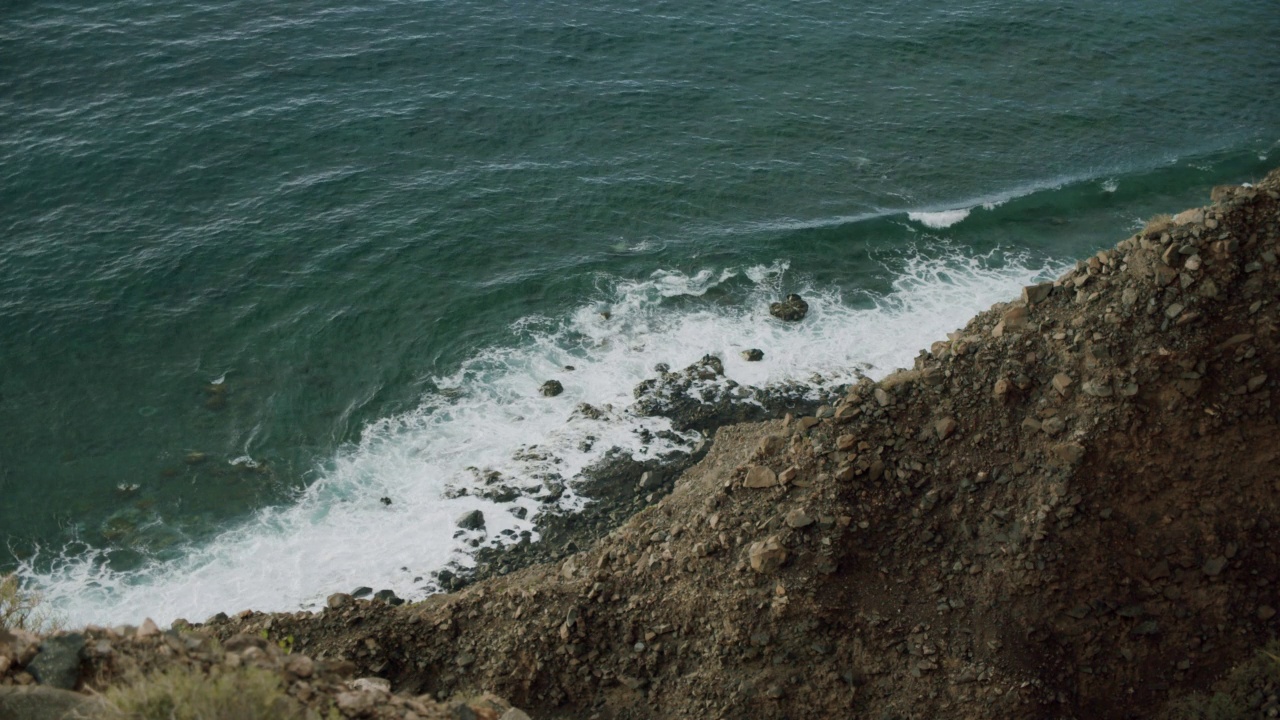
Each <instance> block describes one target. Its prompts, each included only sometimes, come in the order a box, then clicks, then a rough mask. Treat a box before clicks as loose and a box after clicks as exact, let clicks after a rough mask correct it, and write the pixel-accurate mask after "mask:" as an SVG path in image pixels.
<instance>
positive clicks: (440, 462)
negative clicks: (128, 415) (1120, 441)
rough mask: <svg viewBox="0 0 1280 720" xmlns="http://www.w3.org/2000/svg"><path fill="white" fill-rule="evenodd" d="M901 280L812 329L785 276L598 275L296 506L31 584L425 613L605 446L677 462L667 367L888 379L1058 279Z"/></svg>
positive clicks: (89, 593) (366, 440)
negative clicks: (713, 360)
mask: <svg viewBox="0 0 1280 720" xmlns="http://www.w3.org/2000/svg"><path fill="white" fill-rule="evenodd" d="M895 265H896V266H897V270H896V272H897V276H896V279H895V280H894V281H893V283H892V290H891V291H890V292H889V293H887V294H886V295H883V296H879V297H872V296H863V297H856V298H844V297H842V296H841V295H840V293H838V292H836V291H834V290H831V289H824V288H815V287H797V288H794V289H796V290H798V291H799V292H800V293H801V294H803V295H804V296H805V298H806V300H807V301H808V302H809V306H810V311H809V316H808V317H807V318H806V319H805V320H804V321H802V322H800V323H782V322H779V321H776V320H774V319H772V318H770V317H769V315H768V304H769V302H771V301H772V300H775V299H777V297H778V295H779V294H780V292H781V290H782V288H783V281H784V279H786V276H787V272H788V267H787V264H786V263H785V262H779V263H775V264H773V265H769V266H757V267H750V268H742V269H716V270H704V271H702V272H698V273H694V274H692V275H687V274H683V273H679V272H675V271H657V272H655V273H653V274H652V276H650V277H649V278H646V279H643V280H625V281H619V280H616V279H611V278H601V281H600V285H601V287H602V291H601V297H600V298H598V299H596V300H593V301H591V302H586V303H584V304H583V305H581V306H580V307H577V308H575V309H573V310H572V311H571V312H569V313H568V314H567V315H566V316H565V317H564V318H561V319H552V318H542V317H529V318H526V319H524V320H522V321H521V322H519V323H517V324H516V326H515V327H513V328H512V330H513V332H514V333H515V336H516V338H517V340H516V341H515V342H513V344H512V345H510V346H508V347H501V348H490V349H487V350H484V351H482V352H479V353H477V354H476V355H475V356H474V357H473V358H472V359H470V360H469V361H467V362H465V363H463V365H462V367H460V368H459V369H458V371H457V372H456V373H454V374H452V375H450V376H448V377H440V378H435V379H434V381H435V384H436V386H437V387H438V388H439V391H438V392H436V393H432V394H430V395H429V396H427V397H425V398H423V400H422V403H421V406H420V407H419V408H418V409H417V410H415V411H413V412H410V413H406V414H404V415H401V416H396V417H389V418H385V419H383V420H381V421H379V422H376V423H374V424H372V425H371V426H370V427H368V428H366V429H365V431H364V433H363V437H362V439H361V441H360V442H359V444H358V445H357V446H356V447H352V448H349V449H347V450H345V451H343V452H341V453H340V454H339V455H338V456H337V457H335V458H334V459H333V460H332V462H330V463H329V464H328V466H327V467H326V468H323V469H322V471H321V472H320V477H319V479H318V480H317V481H315V482H314V483H313V484H312V485H311V486H310V487H308V488H307V489H306V490H305V491H304V492H303V493H301V495H300V496H299V497H298V498H297V500H296V502H294V503H293V504H291V505H288V506H285V507H276V508H267V509H264V510H261V511H259V512H258V513H257V514H256V515H255V516H254V517H253V518H252V519H251V520H249V521H247V522H244V523H243V524H241V525H240V526H238V527H235V528H234V529H231V530H228V531H225V532H223V533H222V534H221V535H219V536H218V537H216V538H214V539H213V540H212V541H210V542H207V543H205V544H202V545H199V546H194V547H190V548H187V549H186V550H185V551H184V552H183V553H182V555H181V556H180V557H179V558H177V559H169V560H163V561H161V560H156V561H152V562H151V563H150V564H148V565H146V566H145V567H143V568H142V569H139V570H136V571H131V572H114V571H111V570H108V569H106V567H105V565H104V563H103V562H102V558H101V557H100V556H98V555H95V554H94V553H81V554H76V555H67V556H65V557H64V558H63V559H62V560H61V561H59V562H58V563H57V564H56V566H55V568H54V569H53V570H52V571H49V572H39V573H37V572H33V570H32V565H31V564H30V563H29V564H28V565H27V566H26V567H24V568H23V570H22V572H23V574H24V575H26V576H28V577H29V578H30V579H31V580H33V581H34V582H35V584H36V585H37V586H38V587H39V588H40V589H41V590H42V591H43V593H44V594H45V597H46V600H47V601H48V602H49V603H50V604H51V605H52V607H53V608H54V609H55V610H56V611H57V612H58V614H59V615H60V616H62V617H63V618H64V619H65V620H66V621H67V622H68V623H70V624H72V625H79V624H83V623H99V624H111V623H118V622H133V623H136V622H138V621H140V620H141V619H142V618H144V617H152V618H154V619H155V620H157V621H158V622H163V623H169V622H171V621H172V620H173V619H175V618H178V617H186V618H189V619H192V620H201V619H203V618H205V617H207V616H209V615H211V614H213V613H216V612H219V611H225V612H235V611H237V610H240V609H244V608H253V609H256V610H272V611H286V610H295V609H299V608H310V607H315V606H317V605H318V604H320V603H322V602H323V599H324V597H325V596H326V595H328V594H329V593H332V592H335V591H349V590H351V589H352V588H354V587H356V586H359V585H369V586H372V587H374V588H389V589H392V590H394V591H395V592H396V593H397V594H398V595H400V596H401V597H404V598H407V599H416V598H420V597H422V596H424V595H425V594H427V593H428V592H429V589H428V588H427V578H428V574H429V573H430V572H431V571H433V570H437V569H440V568H442V567H444V566H446V565H447V564H448V563H455V564H458V565H462V566H466V565H467V564H468V563H469V562H470V556H469V554H468V550H469V543H471V542H473V541H474V542H475V543H486V544H493V543H497V542H499V541H505V542H509V541H511V540H512V539H513V538H515V537H518V533H520V532H521V531H532V520H533V517H534V516H535V515H536V513H537V512H538V511H539V509H540V508H541V507H543V505H542V504H541V502H540V500H539V499H538V498H539V496H543V497H544V498H545V497H546V495H547V490H546V485H547V483H548V482H550V483H552V484H554V483H555V482H566V483H567V490H566V491H565V493H564V495H563V497H561V498H560V499H559V501H558V504H559V506H560V507H562V508H566V509H569V510H572V509H574V508H576V507H579V506H580V504H581V502H582V500H581V499H580V498H578V497H577V496H575V495H574V493H573V489H572V488H573V485H572V478H573V477H574V476H575V475H576V474H577V473H578V472H580V471H581V470H582V469H583V468H584V467H587V466H588V465H590V464H591V463H593V462H595V461H597V460H599V459H600V458H601V457H602V455H603V453H604V452H605V451H607V450H608V449H609V448H612V447H619V448H623V449H624V450H625V451H626V452H629V453H632V454H633V455H634V456H636V457H638V458H641V459H643V458H646V457H652V456H654V455H655V454H658V453H663V452H669V451H673V450H676V449H677V446H676V445H674V444H672V443H671V442H667V441H663V440H654V441H652V442H651V443H649V444H645V443H644V442H642V441H641V439H640V436H641V431H642V430H647V431H649V432H650V433H656V432H658V431H660V430H663V429H666V428H668V423H667V422H666V421H665V420H663V419H661V418H642V417H636V416H634V415H631V414H630V413H628V412H627V411H626V408H627V407H628V406H629V405H630V403H631V402H632V398H631V390H632V388H633V387H634V385H635V384H636V383H638V382H640V381H641V380H643V379H645V378H647V377H652V376H653V375H654V372H653V367H654V365H655V364H657V363H666V364H668V365H669V366H670V367H672V368H673V369H679V368H682V367H684V366H686V365H688V364H690V363H692V362H694V361H696V360H697V359H698V358H700V357H701V356H702V355H704V354H707V353H712V354H716V355H718V356H719V357H720V358H722V360H723V362H724V366H725V372H726V375H727V376H728V377H730V378H732V379H734V380H737V381H738V382H740V383H744V384H751V385H757V386H762V385H766V384H769V383H780V382H788V381H807V380H808V379H810V378H811V377H813V376H814V375H815V374H817V375H821V376H823V377H824V378H825V382H829V383H840V382H847V381H852V380H854V379H856V377H857V375H858V373H859V372H860V371H865V372H867V374H870V375H872V376H881V375H884V374H886V373H888V372H890V371H892V370H893V369H895V368H896V367H899V366H908V365H910V363H911V360H912V358H913V357H914V356H915V354H916V353H917V352H918V350H919V349H920V348H922V347H926V346H928V345H929V343H930V342H932V341H934V340H937V339H940V338H942V337H944V336H945V334H946V333H947V332H949V331H951V330H954V329H956V328H958V327H960V326H962V325H963V324H964V323H965V322H966V321H967V320H968V319H969V317H970V316H972V314H973V313H974V312H976V311H979V310H982V309H985V308H986V307H988V306H989V305H991V304H992V303H994V302H998V301H1001V300H1007V299H1009V298H1012V297H1014V296H1016V294H1017V292H1018V290H1019V289H1020V287H1021V286H1022V285H1024V284H1027V283H1029V282H1031V281H1033V280H1035V279H1038V278H1044V277H1052V276H1055V275H1057V274H1058V272H1059V270H1060V269H1061V268H1056V267H1055V268H1050V267H1030V266H1028V265H1025V264H1019V263H1016V262H1006V263H1004V264H998V263H995V262H993V261H990V260H989V259H987V258H975V257H971V256H966V255H962V254H959V253H953V254H951V255H949V256H946V257H941V258H939V257H936V256H935V257H932V258H926V257H923V256H917V257H914V258H910V259H907V260H906V261H905V263H904V262H901V261H900V262H897V263H895ZM726 282H734V283H738V284H741V285H742V286H745V287H746V291H745V292H746V299H745V301H742V302H737V303H735V304H723V303H720V302H714V301H711V300H706V299H703V298H704V296H705V295H706V293H707V292H708V290H710V289H712V288H715V287H717V286H719V285H721V284H723V283H726ZM747 348H758V349H761V350H763V352H764V359H763V361H760V362H747V361H746V360H744V359H743V358H742V356H741V354H740V353H741V351H742V350H744V349H747ZM568 366H571V367H572V368H573V369H572V370H569V369H566V368H567V367H568ZM548 379H555V380H558V381H560V382H561V383H562V384H563V386H564V392H563V394H561V395H559V396H557V397H551V398H548V397H543V396H542V395H541V394H540V393H539V390H538V389H539V386H540V385H541V383H543V382H544V381H546V380H548ZM584 402H585V403H590V404H591V405H593V406H595V407H597V408H600V409H602V410H603V415H602V417H600V418H599V419H592V418H590V417H585V416H583V415H582V414H581V413H575V407H576V406H578V404H579V403H584ZM689 439H692V438H689ZM491 473H500V476H501V480H500V482H499V484H505V485H507V486H509V487H511V488H514V489H515V490H517V491H519V493H521V494H520V496H519V497H517V498H515V499H514V500H507V501H505V502H503V501H500V500H499V499H485V498H483V497H480V496H478V493H480V492H482V491H484V490H485V488H486V487H488V486H487V485H486V483H485V480H484V478H485V476H488V475H489V474H491ZM557 479H558V480H557ZM544 481H545V482H544ZM462 491H465V494H462ZM383 497H386V498H388V499H389V500H390V501H391V504H390V505H385V504H383V503H382V502H380V501H379V500H380V498H383ZM517 508H522V509H523V510H522V511H518V510H517ZM477 509H478V510H481V511H482V512H483V513H484V517H485V519H486V527H485V529H484V530H483V531H460V530H459V529H458V528H457V526H456V525H455V521H456V519H457V518H458V517H459V516H460V515H462V514H463V513H465V512H468V511H471V510H477ZM515 512H522V513H527V516H526V517H525V518H524V519H521V518H520V517H518V516H517V515H516V514H514V513H515ZM504 531H505V533H506V534H505V535H504Z"/></svg>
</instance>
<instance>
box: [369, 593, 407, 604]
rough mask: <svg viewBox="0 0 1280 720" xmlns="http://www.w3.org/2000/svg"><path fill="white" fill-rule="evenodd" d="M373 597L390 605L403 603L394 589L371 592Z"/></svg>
mask: <svg viewBox="0 0 1280 720" xmlns="http://www.w3.org/2000/svg"><path fill="white" fill-rule="evenodd" d="M373 599H374V600H377V601H379V602H384V603H386V604H388V605H390V606H392V607H395V606H398V605H403V604H404V598H401V597H398V596H397V595H396V593H395V591H394V590H389V589H383V590H379V591H378V592H376V593H374V594H373Z"/></svg>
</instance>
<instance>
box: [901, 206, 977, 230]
mask: <svg viewBox="0 0 1280 720" xmlns="http://www.w3.org/2000/svg"><path fill="white" fill-rule="evenodd" d="M993 207H994V206H993ZM971 212H973V208H959V209H957V210H938V211H936V212H924V211H919V212H909V213H907V218H909V219H911V220H914V221H915V222H918V223H920V224H921V225H924V226H925V227H930V228H933V229H935V230H940V229H942V228H948V227H951V226H952V225H955V224H956V223H959V222H961V221H962V220H964V219H965V218H967V217H969V213H971Z"/></svg>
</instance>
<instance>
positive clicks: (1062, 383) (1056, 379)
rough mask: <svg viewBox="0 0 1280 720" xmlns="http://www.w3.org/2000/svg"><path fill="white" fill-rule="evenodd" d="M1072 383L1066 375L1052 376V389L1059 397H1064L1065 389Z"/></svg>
mask: <svg viewBox="0 0 1280 720" xmlns="http://www.w3.org/2000/svg"><path fill="white" fill-rule="evenodd" d="M1072 382H1073V381H1072V379H1071V376H1070V375H1068V374H1066V373H1058V374H1057V375H1054V376H1053V380H1052V381H1051V383H1052V384H1053V389H1054V390H1057V391H1058V394H1059V395H1066V394H1067V389H1068V388H1070V387H1071V383H1072Z"/></svg>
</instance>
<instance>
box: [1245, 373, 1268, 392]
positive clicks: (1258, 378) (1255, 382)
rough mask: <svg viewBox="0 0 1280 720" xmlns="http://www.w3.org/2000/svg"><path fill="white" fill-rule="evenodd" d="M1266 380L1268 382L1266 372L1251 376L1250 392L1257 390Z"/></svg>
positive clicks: (1248, 385)
mask: <svg viewBox="0 0 1280 720" xmlns="http://www.w3.org/2000/svg"><path fill="white" fill-rule="evenodd" d="M1266 382H1267V374H1266V373H1263V374H1261V375H1254V376H1253V377H1251V378H1249V382H1248V384H1247V387H1248V388H1249V392H1253V391H1254V390H1257V389H1258V388H1260V387H1262V385H1263V384H1264V383H1266Z"/></svg>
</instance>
